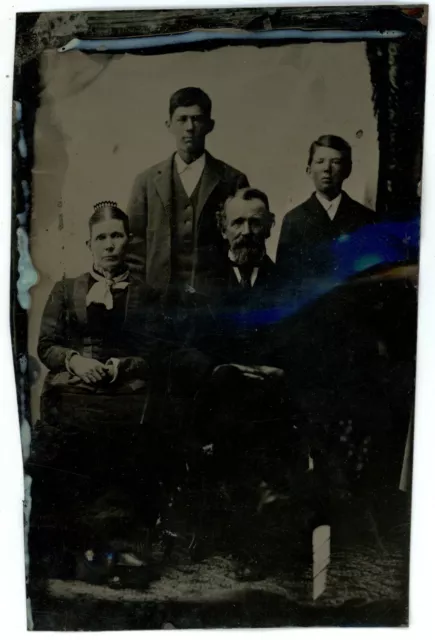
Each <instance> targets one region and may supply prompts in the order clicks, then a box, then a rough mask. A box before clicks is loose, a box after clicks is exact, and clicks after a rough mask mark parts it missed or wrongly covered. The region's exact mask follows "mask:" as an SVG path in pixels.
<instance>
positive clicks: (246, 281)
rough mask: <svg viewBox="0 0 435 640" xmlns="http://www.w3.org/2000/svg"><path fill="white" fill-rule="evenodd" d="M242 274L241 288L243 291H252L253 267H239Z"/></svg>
mask: <svg viewBox="0 0 435 640" xmlns="http://www.w3.org/2000/svg"><path fill="white" fill-rule="evenodd" d="M238 269H239V273H240V286H241V287H242V289H251V286H252V285H251V276H252V271H253V269H252V267H244V268H243V267H238Z"/></svg>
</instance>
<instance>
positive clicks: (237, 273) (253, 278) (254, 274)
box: [228, 249, 258, 287]
mask: <svg viewBox="0 0 435 640" xmlns="http://www.w3.org/2000/svg"><path fill="white" fill-rule="evenodd" d="M228 257H229V259H230V260H231V262H232V263H233V264H232V265H231V266H232V267H233V271H234V273H235V276H236V278H237V282H239V283H240V282H241V281H242V276H241V274H240V271H239V268H238V267H237V266H236V265H235V264H234V262H235V258H234V253H233V252H232V251H231V249H230V250H229V251H228ZM257 278H258V267H254V268H253V269H252V273H251V287H253V286H254V284H255V282H256V280H257Z"/></svg>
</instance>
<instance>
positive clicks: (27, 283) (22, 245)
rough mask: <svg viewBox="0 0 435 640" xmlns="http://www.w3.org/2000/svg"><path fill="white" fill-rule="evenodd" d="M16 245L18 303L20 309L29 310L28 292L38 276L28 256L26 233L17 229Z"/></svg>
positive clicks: (21, 229)
mask: <svg viewBox="0 0 435 640" xmlns="http://www.w3.org/2000/svg"><path fill="white" fill-rule="evenodd" d="M17 245H18V253H19V258H18V273H19V278H18V280H17V291H18V302H19V304H20V306H21V308H22V309H30V304H31V298H30V293H29V290H30V289H31V287H33V286H34V285H35V284H36V283H37V282H38V274H37V272H36V271H35V268H34V266H33V264H32V260H31V258H30V254H29V238H28V236H27V233H26V231H25V230H24V229H23V228H22V227H20V228H19V229H17Z"/></svg>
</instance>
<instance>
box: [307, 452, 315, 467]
mask: <svg viewBox="0 0 435 640" xmlns="http://www.w3.org/2000/svg"><path fill="white" fill-rule="evenodd" d="M308 471H314V460H313V459H312V457H311V455H310V454H308Z"/></svg>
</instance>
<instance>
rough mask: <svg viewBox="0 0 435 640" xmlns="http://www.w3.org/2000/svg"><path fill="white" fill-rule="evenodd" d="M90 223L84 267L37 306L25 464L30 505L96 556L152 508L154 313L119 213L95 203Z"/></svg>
mask: <svg viewBox="0 0 435 640" xmlns="http://www.w3.org/2000/svg"><path fill="white" fill-rule="evenodd" d="M89 231H90V237H89V240H88V242H87V244H88V247H89V249H90V251H91V254H92V259H93V268H92V270H91V271H90V272H88V273H84V274H83V275H81V276H78V277H76V278H65V279H63V280H62V281H60V282H58V283H57V284H56V285H55V286H54V289H53V291H52V293H51V294H50V296H49V299H48V301H47V304H46V307H45V310H44V313H43V318H42V322H41V330H40V337H39V343H38V355H39V358H40V360H41V362H42V363H43V364H44V365H45V366H46V367H47V369H48V374H47V377H46V380H45V384H44V389H43V394H42V397H41V423H40V427H39V429H38V431H37V433H35V434H34V438H33V449H34V452H33V457H32V458H31V460H30V466H31V468H32V470H31V473H32V477H34V492H33V493H34V502H36V503H38V501H40V502H41V504H40V505H39V507H40V508H39V509H38V508H36V510H35V513H40V514H41V515H42V514H43V513H47V512H48V515H54V516H55V519H56V520H57V521H58V524H59V525H60V527H57V529H56V530H57V536H58V537H59V536H60V535H61V534H60V533H59V531H63V533H62V536H65V537H66V546H67V547H70V548H71V547H72V548H75V549H76V550H79V551H80V550H81V551H82V552H84V551H85V550H88V551H91V552H92V553H91V554H90V557H91V558H92V559H94V558H95V557H97V555H98V553H100V552H101V553H102V552H103V551H104V552H107V553H111V552H112V550H111V544H112V543H111V542H110V539H113V538H116V537H121V538H122V536H123V535H124V534H125V527H124V525H125V523H126V522H127V521H128V523H129V525H128V527H129V528H130V529H131V528H132V523H133V524H134V525H137V527H139V526H141V527H144V528H148V527H151V526H152V525H153V523H155V521H156V518H157V510H158V507H157V502H156V501H157V495H158V480H157V472H156V469H155V465H154V462H153V461H154V459H155V458H154V455H155V447H154V444H153V439H154V438H155V435H154V434H153V431H152V428H151V427H152V423H151V422H150V417H151V413H152V407H153V406H154V403H155V402H158V397H159V393H160V392H159V379H160V369H159V367H160V365H159V364H158V363H159V362H160V361H161V358H160V357H159V353H158V352H159V344H160V338H161V336H162V321H161V318H162V316H161V315H160V311H159V302H158V299H157V296H156V294H155V293H154V292H153V291H152V290H151V289H150V288H149V287H147V286H145V285H144V284H142V283H141V282H140V281H139V280H137V279H136V278H134V277H132V276H131V275H130V273H129V271H128V269H127V267H126V264H125V261H124V257H125V254H126V250H127V247H128V244H129V222H128V218H127V216H126V215H125V213H123V212H122V211H121V210H120V209H119V208H118V207H117V206H116V204H115V203H111V202H103V203H100V204H98V205H96V206H95V211H94V213H93V215H92V216H91V218H90V221H89ZM138 323H139V324H140V331H138V328H137V326H136V325H137V324H138ZM139 334H140V339H138V335H139ZM151 383H152V384H151ZM164 386H165V382H163V383H162V385H161V386H160V389H163V388H164ZM42 467H43V470H42V471H41V469H42ZM38 469H39V470H40V471H38ZM106 494H107V495H111V496H112V497H111V498H110V499H109V498H108V501H104V500H102V498H103V496H104V495H106ZM113 496H115V497H113ZM92 504H93V506H90V505H92ZM36 506H38V505H36ZM92 513H93V514H94V516H95V517H92V515H91V514H92ZM110 513H117V514H118V517H117V518H114V519H113V518H112V519H111V518H110V517H109V516H110ZM106 516H107V517H106ZM109 522H110V523H112V524H113V527H112V526H109ZM126 527H127V525H126ZM128 527H127V528H128ZM122 551H123V552H126V550H125V549H124V550H122ZM36 553H38V550H36ZM88 555H89V554H88ZM123 555H124V560H125V557H126V556H125V553H124V554H123ZM82 560H84V561H85V562H87V561H89V560H86V558H85V559H83V558H82ZM129 560H131V561H132V562H133V564H140V561H139V560H137V559H134V558H133V560H132V556H131V554H130V556H129ZM93 561H94V560H93Z"/></svg>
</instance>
